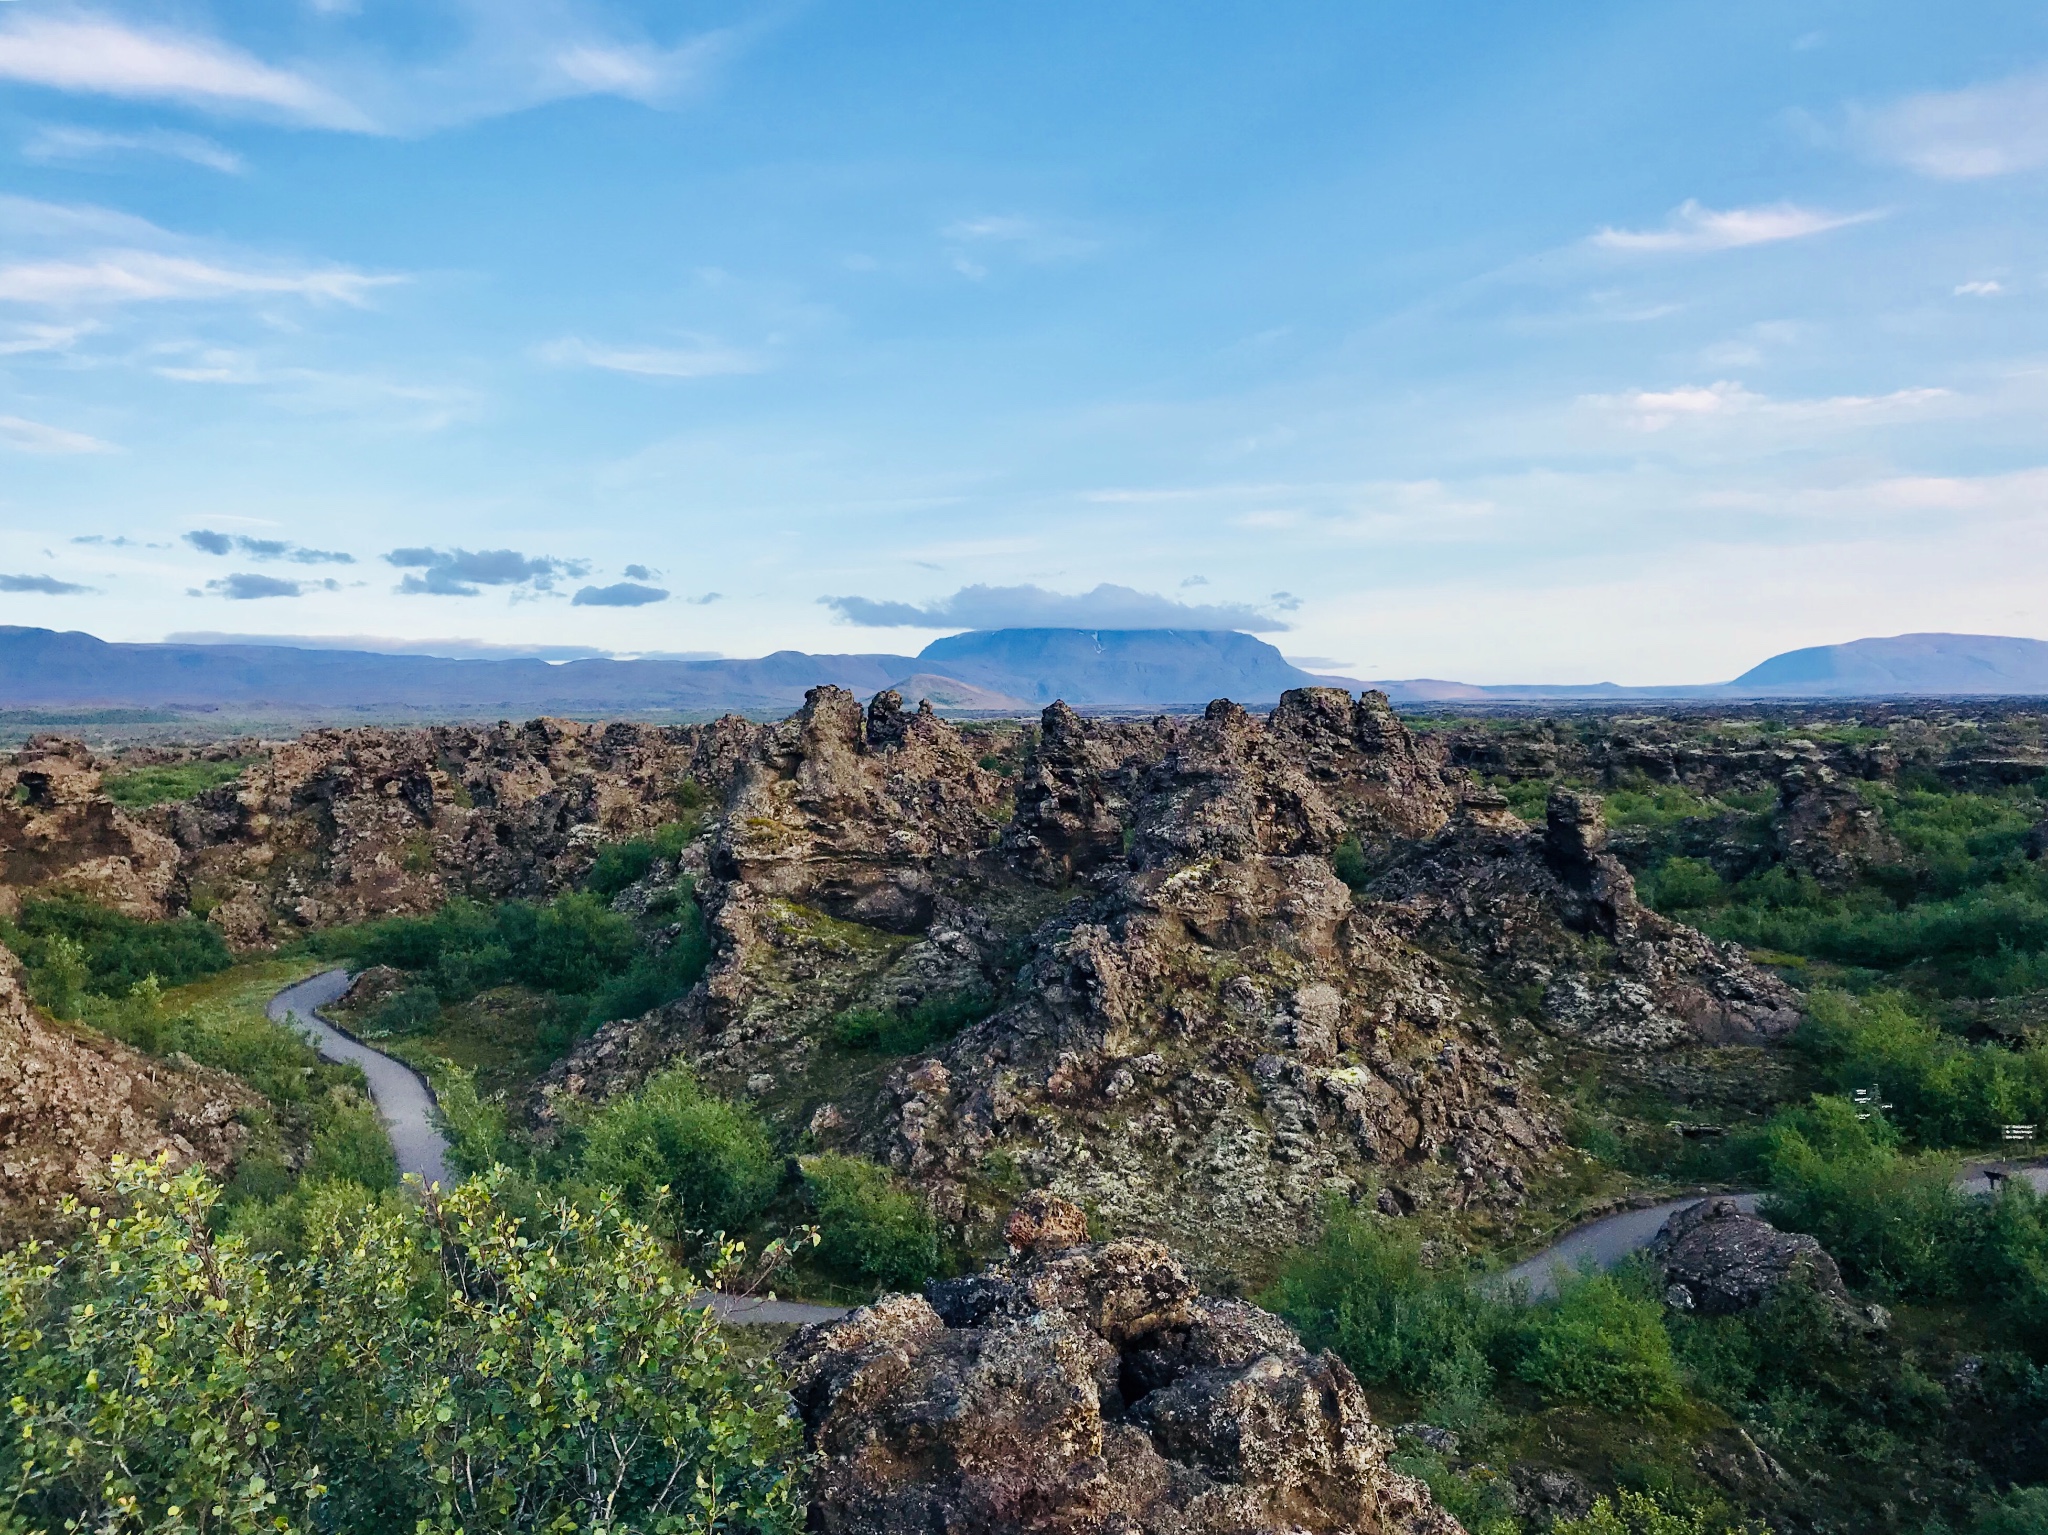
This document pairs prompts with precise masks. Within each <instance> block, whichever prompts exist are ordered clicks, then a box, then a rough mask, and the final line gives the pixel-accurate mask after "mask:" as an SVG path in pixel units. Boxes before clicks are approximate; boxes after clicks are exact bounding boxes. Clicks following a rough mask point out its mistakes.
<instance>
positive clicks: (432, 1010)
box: [363, 986, 441, 1039]
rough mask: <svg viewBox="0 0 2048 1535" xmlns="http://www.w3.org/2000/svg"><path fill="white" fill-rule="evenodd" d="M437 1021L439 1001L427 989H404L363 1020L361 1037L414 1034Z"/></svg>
mask: <svg viewBox="0 0 2048 1535" xmlns="http://www.w3.org/2000/svg"><path fill="white" fill-rule="evenodd" d="M440 1017H441V998H440V996H439V995H438V994H436V992H435V991H434V989H433V987H431V986H408V987H407V988H406V989H405V990H404V991H401V992H397V993H395V994H393V995H392V996H389V997H386V998H385V999H384V1000H383V1001H382V1002H380V1003H378V1004H377V1006H376V1009H375V1010H374V1011H373V1012H371V1014H370V1016H369V1017H368V1018H366V1019H364V1020H363V1033H364V1034H366V1035H368V1036H369V1037H371V1038H373V1039H383V1038H388V1037H389V1036H391V1035H394V1034H415V1033H418V1032H419V1031H420V1030H422V1029H426V1028H429V1027H431V1026H432V1025H433V1024H434V1023H436V1022H438V1021H439V1019H440Z"/></svg>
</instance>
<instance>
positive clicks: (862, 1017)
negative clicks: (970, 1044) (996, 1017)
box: [832, 986, 997, 1055]
mask: <svg viewBox="0 0 2048 1535" xmlns="http://www.w3.org/2000/svg"><path fill="white" fill-rule="evenodd" d="M996 1005H997V1003H996V996H995V993H994V992H992V991H990V990H989V989H988V988H986V987H982V986H969V987H963V988H962V989H960V990H959V991H950V992H942V993H940V994H938V995H937V996H931V997H926V998H925V999H924V1000H923V1001H922V1002H919V1003H918V1004H917V1005H916V1006H915V1007H911V1008H907V1009H902V1010H894V1009H888V1008H878V1007H850V1008H847V1009H846V1010H845V1011H844V1012H842V1013H840V1014H839V1015H838V1016H836V1017H835V1018H834V1019H833V1020H832V1041H833V1043H834V1044H836V1045H838V1046H839V1047H840V1048H841V1049H843V1050H862V1051H871V1052H873V1053H875V1054H878V1055H915V1054H916V1053H917V1052H919V1051H921V1050H929V1049H931V1048H932V1046H934V1045H938V1044H943V1043H944V1042H945V1041H946V1040H949V1039H951V1038H952V1037H953V1036H954V1035H955V1034H958V1033H959V1032H960V1031H961V1030H962V1029H964V1028H966V1027H967V1026H968V1025H969V1024H971V1023H979V1022H980V1021H981V1020H982V1019H984V1018H986V1017H988V1015H989V1014H991V1013H993V1012H994V1011H995V1010H996Z"/></svg>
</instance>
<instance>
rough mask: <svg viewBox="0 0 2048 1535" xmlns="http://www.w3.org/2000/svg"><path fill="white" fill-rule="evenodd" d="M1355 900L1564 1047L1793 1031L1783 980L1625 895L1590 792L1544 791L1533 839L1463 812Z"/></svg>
mask: <svg viewBox="0 0 2048 1535" xmlns="http://www.w3.org/2000/svg"><path fill="white" fill-rule="evenodd" d="M1366 894H1367V896H1368V898H1369V899H1371V900H1372V901H1374V902H1376V903H1378V904H1379V909H1380V910H1381V912H1382V913H1383V919H1384V920H1385V921H1386V923H1387V924H1388V925H1389V926H1391V927H1392V928H1393V929H1394V930H1396V931H1398V932H1400V933H1402V934H1403V935H1405V936H1406V937H1408V938H1410V939H1411V940H1412V941H1414V942H1416V943H1418V944H1420V945H1421V946H1422V947H1424V948H1425V949H1428V950H1430V951H1431V952H1433V953H1438V954H1443V955H1445V956H1447V957H1449V956H1463V957H1465V958H1466V959H1467V960H1468V961H1469V960H1476V961H1477V962H1478V963H1479V964H1480V965H1481V966H1482V967H1484V968H1485V970H1486V971H1488V972H1490V975H1491V977H1492V978H1493V980H1494V982H1495V984H1496V985H1497V986H1498V987H1499V988H1500V989H1501V990H1503V991H1508V992H1516V991H1520V992H1522V994H1524V995H1527V994H1529V993H1530V992H1533V993H1535V994H1536V995H1538V996H1540V999H1541V1000H1540V1002H1539V1003H1538V1005H1537V1007H1536V1009H1535V1018H1536V1021H1537V1022H1538V1023H1539V1024H1540V1025H1541V1026H1542V1027H1544V1028H1546V1029H1548V1030H1549V1031H1550V1032H1552V1033H1554V1034H1557V1035H1559V1036H1561V1037H1563V1038H1565V1039H1568V1040H1570V1041H1572V1042H1574V1043H1576V1044H1582V1045H1585V1046H1589V1047H1592V1048H1596V1049H1604V1050H1624V1051H1638V1052H1648V1051H1660V1050H1667V1049H1671V1048H1674V1047H1682V1046H1686V1045H1695V1044H1702V1045H1720V1044H1756V1043H1764V1042H1769V1041H1772V1040H1776V1039H1780V1038H1782V1037H1783V1036H1784V1035H1786V1034H1787V1033H1789V1032H1790V1031H1791V1030H1792V1029H1794V1028H1795V1027H1797V1026H1798V1022H1799V1016H1800V1015H1799V1012H1798V1009H1797V1003H1796V998H1795V996H1794V994H1793V992H1792V991H1791V989H1790V988H1789V987H1788V986H1786V985H1785V984H1784V983H1783V982H1782V981H1780V980H1778V979H1777V978H1776V977H1775V976H1773V975H1771V974H1770V973H1769V972H1767V971H1764V970H1760V969H1758V968H1757V967H1756V966H1755V965H1752V964H1750V963H1749V961H1748V960H1747V959H1746V958H1744V956H1743V954H1742V951H1741V950H1740V949H1739V948H1738V947H1736V946H1735V945H1733V944H1718V943H1715V942H1714V941H1713V940H1712V939H1710V938H1708V937H1707V936H1706V935H1705V934H1703V933H1700V932H1698V931H1697V930H1695V929H1693V928H1689V927H1686V926H1684V925H1683V924H1681V923H1677V922H1673V921H1671V920H1670V919H1668V918H1666V917H1662V916H1659V915H1658V914H1657V913H1656V912H1653V911H1651V910H1649V908H1647V907H1645V906H1644V905H1642V904H1641V902H1639V901H1638V900H1637V899H1636V892H1635V881H1634V879H1633V878H1632V877H1631V876H1630V874H1629V872H1628V870H1627V868H1626V867H1625V866H1624V865H1623V864H1622V863H1621V861H1620V860H1619V859H1618V858H1616V857H1615V856H1614V855H1613V854H1611V853H1609V852H1608V851H1607V849H1606V829H1605V825H1604V822H1603V820H1602V817H1601V810H1600V801H1599V799H1598V798H1597V797H1595V796H1592V795H1586V794H1578V793H1573V792H1571V791H1568V790H1562V789H1560V790H1557V791H1555V792H1554V793H1553V794H1552V795H1551V798H1550V802H1549V805H1548V807H1547V813H1546V819H1545V825H1544V828H1543V830H1542V831H1541V832H1538V831H1536V830H1535V829H1533V828H1531V827H1528V826H1526V825H1525V824H1523V823H1522V822H1520V821H1519V820H1517V819H1515V818H1512V817H1507V818H1503V817H1501V816H1499V815H1498V814H1497V813H1496V812H1494V810H1493V809H1492V808H1491V807H1489V806H1485V805H1480V806H1478V807H1476V810H1475V809H1474V808H1473V807H1468V808H1467V810H1466V812H1465V813H1463V814H1461V815H1460V816H1459V817H1458V819H1456V820H1455V821H1454V822H1453V823H1452V824H1451V825H1450V826H1449V827H1448V828H1447V829H1446V830H1445V831H1444V832H1443V833H1442V834H1440V835H1439V836H1438V837H1437V838H1436V839H1435V840H1434V841H1432V842H1430V843H1428V844H1426V845H1424V846H1423V847H1420V848H1418V849H1417V850H1416V851H1415V852H1414V853H1413V854H1411V855H1410V856H1409V857H1407V858H1406V859H1405V860H1404V861H1402V862H1400V863H1399V864H1397V866H1396V867H1394V868H1393V869H1392V870H1391V871H1389V872H1388V873H1387V874H1386V875H1384V876H1382V877H1381V878H1380V879H1379V880H1377V881H1375V882H1374V884H1373V885H1372V886H1371V887H1370V888H1369V889H1368V891H1367V892H1366Z"/></svg>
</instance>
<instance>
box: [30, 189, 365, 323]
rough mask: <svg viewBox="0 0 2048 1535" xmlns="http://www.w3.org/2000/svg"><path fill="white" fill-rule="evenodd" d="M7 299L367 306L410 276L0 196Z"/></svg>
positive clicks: (104, 211)
mask: <svg viewBox="0 0 2048 1535" xmlns="http://www.w3.org/2000/svg"><path fill="white" fill-rule="evenodd" d="M0 242H4V245H0V252H4V253H0V302H6V303H17V304H41V305H53V306H63V305H70V306H83V305H118V304H126V303H146V302H154V301H161V300H175V299H220V298H269V297H278V296H296V297H300V298H307V299H312V300H315V301H328V302H334V303H342V304H353V305H361V304H364V303H366V302H368V299H369V295H370V293H371V292H372V291H373V290H374V289H376V288H380V287H384V286H387V285H389V284H391V283H395V282H402V281H404V279H403V278H400V277H394V276H387V275H379V274H375V273H368V272H359V271H356V270H354V269H353V268H350V267H341V266H325V267H303V266H297V267H295V266H288V265H285V264H283V263H275V262H265V261H262V260H259V259H254V258H251V257H249V256H247V255H244V254H240V253H235V252H225V251H218V250H208V249H206V248H205V247H204V246H203V245H202V244H201V243H200V242H198V241H194V240H190V239H187V238H185V237H183V236H180V235H177V234H173V233H172V232H171V231H169V230H166V229H159V228H158V227H157V226H156V225H154V224H152V223H150V222H149V221H148V220H147V219H139V218H135V217H133V216H132V215H130V214H126V213H120V212H117V211H115V210H113V209H109V208H97V207H93V206H91V205H89V204H86V205H67V204H63V203H46V202H37V201H34V200H33V199H30V198H24V197H0Z"/></svg>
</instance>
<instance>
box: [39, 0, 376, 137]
mask: <svg viewBox="0 0 2048 1535" xmlns="http://www.w3.org/2000/svg"><path fill="white" fill-rule="evenodd" d="M0 79H7V80H15V81H19V82H21V83H22V84H25V85H40V86H47V87H49V88H51V89H53V90H63V91H80V92H87V93H91V94H95V95H103V96H120V97H127V98H130V99H134V100H144V101H182V102H187V103H190V104H192V105H196V106H202V107H209V108H213V109H215V110H229V111H254V112H258V113H261V114H263V115H267V116H279V117H284V118H288V119H291V120H294V121H298V122H304V123H311V124H314V125H317V126H320V127H328V128H355V129H362V128H366V127H368V126H369V123H368V120H367V119H366V118H364V117H363V115H362V114H361V113H360V112H358V111H357V110H356V109H355V108H354V107H352V106H350V105H349V104H348V103H347V102H345V101H343V100H341V99H340V98H339V97H337V96H335V95H333V94H332V93H331V92H329V91H327V90H326V89H324V88H323V87H321V86H319V85H317V84H315V83H314V82H313V81H311V80H308V79H307V78H305V77H304V76H303V75H298V74H294V73H292V72H291V71H289V70H283V69H275V68H272V67H271V66H270V65H268V64H265V63H263V62H262V61H261V60H259V59H256V58H252V57H251V56H250V55H248V54H246V53H243V52H242V51H241V50H240V49H237V48H231V47H229V46H228V45H227V44H225V43H220V42H216V41H214V40H213V39H211V38H206V37H197V36H191V35H185V34H180V33H175V32H167V31H144V30H141V29H138V28H135V27H131V26H128V25H126V24H124V23H122V22H119V21H115V20H113V19H112V18H110V17H102V16H93V15H89V14H88V15H79V16H71V17H64V16H49V15H42V14H38V13H37V12H34V11H24V12H23V13H21V14H20V15H19V16H16V17H14V18H11V19H10V20H9V21H8V22H7V23H6V24H4V25H0Z"/></svg>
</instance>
